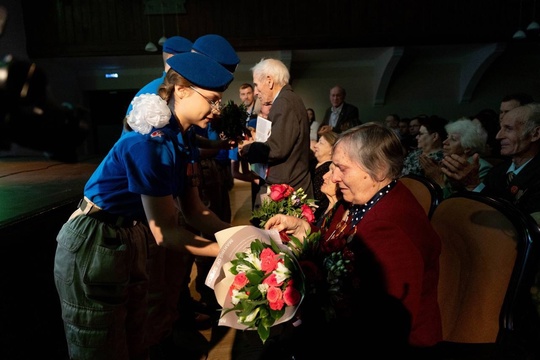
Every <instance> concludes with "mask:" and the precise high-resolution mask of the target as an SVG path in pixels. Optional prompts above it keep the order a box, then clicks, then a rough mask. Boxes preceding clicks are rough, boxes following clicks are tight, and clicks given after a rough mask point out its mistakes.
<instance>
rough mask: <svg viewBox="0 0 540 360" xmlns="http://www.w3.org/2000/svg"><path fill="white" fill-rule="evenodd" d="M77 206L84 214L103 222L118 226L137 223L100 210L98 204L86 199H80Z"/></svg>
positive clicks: (129, 225)
mask: <svg viewBox="0 0 540 360" xmlns="http://www.w3.org/2000/svg"><path fill="white" fill-rule="evenodd" d="M78 208H79V209H80V210H81V211H82V212H83V213H84V214H85V215H86V216H90V217H92V218H94V219H96V220H99V221H102V222H104V223H107V224H110V225H114V226H118V227H132V226H135V225H137V221H136V220H133V219H129V218H126V217H123V216H120V215H114V214H111V213H108V212H106V211H104V210H102V209H101V208H100V207H99V206H97V205H96V204H94V203H93V202H91V201H90V200H88V199H87V198H86V197H84V198H83V199H81V201H80V202H79V206H78Z"/></svg>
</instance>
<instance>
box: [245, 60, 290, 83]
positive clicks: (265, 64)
mask: <svg viewBox="0 0 540 360" xmlns="http://www.w3.org/2000/svg"><path fill="white" fill-rule="evenodd" d="M251 72H252V73H253V77H254V78H255V79H260V78H262V77H264V76H271V77H272V78H273V79H274V82H275V83H276V84H278V85H279V86H285V85H287V84H288V83H289V80H290V78H291V76H290V74H289V69H287V66H285V64H284V63H283V62H282V61H281V60H277V59H271V58H269V59H265V58H262V59H261V61H259V62H258V63H257V64H255V66H253V67H252V68H251Z"/></svg>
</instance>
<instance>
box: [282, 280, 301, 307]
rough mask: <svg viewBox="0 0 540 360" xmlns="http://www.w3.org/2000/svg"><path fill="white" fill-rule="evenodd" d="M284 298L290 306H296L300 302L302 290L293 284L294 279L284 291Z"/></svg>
mask: <svg viewBox="0 0 540 360" xmlns="http://www.w3.org/2000/svg"><path fill="white" fill-rule="evenodd" d="M283 300H284V301H285V304H287V305H288V306H294V305H296V304H298V303H299V302H300V292H299V291H298V290H296V289H295V288H294V287H293V286H292V281H291V282H289V284H288V285H287V288H286V289H285V291H284V292H283Z"/></svg>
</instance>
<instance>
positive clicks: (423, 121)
mask: <svg viewBox="0 0 540 360" xmlns="http://www.w3.org/2000/svg"><path fill="white" fill-rule="evenodd" d="M418 120H419V122H420V131H419V132H418V135H416V140H417V141H418V149H416V150H414V151H411V152H409V154H408V155H407V157H405V162H404V164H403V171H402V175H407V174H414V175H421V176H425V173H424V168H423V167H422V163H421V162H420V158H421V157H427V158H430V159H432V160H433V161H435V162H436V163H439V162H440V161H441V160H442V158H443V150H442V143H443V141H444V139H446V135H447V134H446V130H445V129H444V127H445V126H446V124H447V123H448V121H447V120H445V119H443V118H441V117H438V116H436V115H432V116H429V117H423V118H419V119H418Z"/></svg>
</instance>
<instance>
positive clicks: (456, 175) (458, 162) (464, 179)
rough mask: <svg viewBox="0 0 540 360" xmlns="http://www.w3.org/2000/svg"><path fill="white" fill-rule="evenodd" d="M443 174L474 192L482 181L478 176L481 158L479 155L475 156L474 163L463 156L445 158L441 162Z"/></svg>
mask: <svg viewBox="0 0 540 360" xmlns="http://www.w3.org/2000/svg"><path fill="white" fill-rule="evenodd" d="M441 164H442V168H441V170H442V172H443V173H444V174H445V175H446V176H448V177H449V178H451V179H453V180H455V181H457V182H458V183H460V184H461V185H462V186H463V187H465V188H466V189H467V190H473V189H474V188H475V187H476V186H478V185H479V184H480V183H481V181H480V177H479V175H478V171H479V169H480V157H479V155H478V154H474V155H473V161H472V163H469V161H468V160H467V159H465V158H463V157H461V156H458V155H456V154H452V155H450V156H445V157H444V159H443V160H442V161H441Z"/></svg>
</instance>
